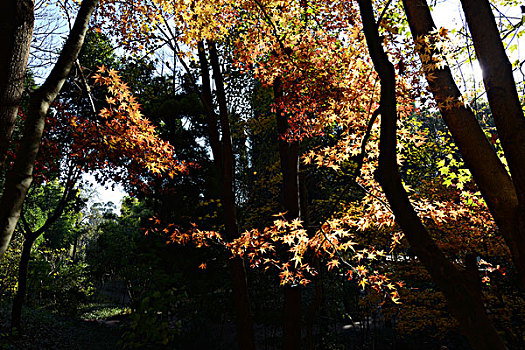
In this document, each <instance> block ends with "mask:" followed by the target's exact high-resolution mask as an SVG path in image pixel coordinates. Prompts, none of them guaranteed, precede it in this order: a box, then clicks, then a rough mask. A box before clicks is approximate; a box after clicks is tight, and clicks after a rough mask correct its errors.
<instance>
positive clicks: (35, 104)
mask: <svg viewBox="0 0 525 350" xmlns="http://www.w3.org/2000/svg"><path fill="white" fill-rule="evenodd" d="M97 3H98V0H84V1H83V2H82V5H81V6H80V9H79V11H78V14H77V18H76V20H75V24H74V25H73V28H72V29H71V32H70V33H69V37H68V38H67V40H66V42H65V44H64V47H63V48H62V52H61V53H60V56H59V57H58V60H57V63H56V64H55V66H54V67H53V69H52V71H51V73H50V74H49V76H48V78H47V79H46V81H45V82H44V84H43V85H42V86H41V87H40V88H38V89H37V90H36V91H35V92H34V93H33V94H32V95H31V98H30V102H29V110H28V114H27V119H26V122H25V125H24V135H23V137H22V140H21V142H20V148H19V150H18V152H17V155H16V159H15V162H14V165H13V168H12V170H11V171H9V172H8V174H7V177H6V181H5V184H4V192H3V194H2V199H1V200H0V259H1V258H2V257H3V255H4V253H5V251H6V250H7V247H8V245H9V242H10V241H11V236H12V235H13V232H14V229H15V227H16V224H17V223H18V220H19V218H20V212H21V210H22V204H23V203H24V200H25V197H26V194H27V191H28V189H29V186H30V185H31V182H32V181H33V170H34V166H35V160H36V156H37V154H38V151H39V149H40V143H41V141H42V134H43V132H44V125H45V118H46V115H47V112H48V110H49V107H50V106H51V104H52V103H53V101H54V100H55V98H56V97H57V95H58V93H59V92H60V90H61V89H62V85H64V82H65V80H66V78H67V76H68V75H69V72H70V71H71V68H72V67H73V65H74V63H75V60H76V59H77V56H78V53H79V52H80V49H81V48H82V45H83V43H84V37H85V35H86V31H87V28H88V24H89V19H90V18H91V14H92V13H93V11H94V10H95V7H96V6H97Z"/></svg>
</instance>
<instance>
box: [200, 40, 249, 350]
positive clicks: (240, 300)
mask: <svg viewBox="0 0 525 350" xmlns="http://www.w3.org/2000/svg"><path fill="white" fill-rule="evenodd" d="M207 44H208V49H209V53H210V63H211V68H212V71H213V78H214V80H215V86H216V88H217V102H218V105H219V106H218V107H219V116H218V117H217V114H216V113H215V110H214V107H213V98H212V93H211V87H210V86H211V79H210V73H209V66H208V59H207V58H206V52H205V48H204V43H203V42H199V43H198V50H199V61H200V64H201V78H202V94H201V100H202V102H203V104H204V108H205V110H206V114H207V119H208V137H209V140H210V147H211V149H212V153H213V161H214V164H215V169H216V171H217V174H218V177H219V183H220V191H219V192H220V196H221V204H222V210H223V220H224V225H225V231H226V232H225V233H226V238H227V239H228V240H232V239H235V238H237V237H239V227H238V223H237V214H236V204H235V193H234V191H233V180H234V179H233V174H234V169H235V163H234V156H233V145H232V140H231V134H230V121H229V113H228V108H227V101H226V92H225V90H224V82H223V78H222V72H221V70H220V65H219V57H218V54H217V50H216V48H215V44H214V43H213V42H210V41H209V42H208V43H207ZM217 119H218V120H217ZM218 122H219V123H220V130H221V133H219V126H218ZM219 135H221V137H219ZM229 267H230V274H231V278H232V288H233V299H234V300H233V301H234V305H235V313H236V316H237V341H238V344H239V349H247V350H250V349H255V337H254V334H253V320H252V313H251V307H250V298H249V293H248V282H247V279H246V269H245V267H244V261H243V260H242V259H241V258H234V259H231V260H230V262H229Z"/></svg>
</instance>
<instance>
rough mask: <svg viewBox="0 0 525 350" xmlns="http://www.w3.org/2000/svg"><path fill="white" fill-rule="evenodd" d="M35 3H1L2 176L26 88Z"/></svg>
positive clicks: (22, 0)
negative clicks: (25, 81) (25, 80)
mask: <svg viewBox="0 0 525 350" xmlns="http://www.w3.org/2000/svg"><path fill="white" fill-rule="evenodd" d="M33 6H34V4H33V1H31V0H2V1H1V2H0V47H1V48H2V51H3V52H4V53H3V54H2V55H0V173H1V172H2V169H3V167H4V163H5V159H6V156H7V149H8V147H9V141H10V140H11V135H12V133H13V128H14V126H15V120H16V115H17V113H18V107H19V105H20V99H21V97H22V92H23V89H24V79H25V73H26V66H27V59H28V57H29V47H30V46H31V39H32V37H33V24H34V21H35V18H34V8H33Z"/></svg>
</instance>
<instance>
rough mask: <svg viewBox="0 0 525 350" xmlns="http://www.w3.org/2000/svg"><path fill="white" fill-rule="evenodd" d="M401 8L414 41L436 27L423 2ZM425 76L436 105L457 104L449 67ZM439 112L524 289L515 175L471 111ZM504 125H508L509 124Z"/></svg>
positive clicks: (524, 244)
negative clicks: (490, 215)
mask: <svg viewBox="0 0 525 350" xmlns="http://www.w3.org/2000/svg"><path fill="white" fill-rule="evenodd" d="M403 5H404V8H405V13H406V15H407V19H408V23H409V25H410V30H411V32H412V36H413V37H414V40H417V38H418V37H424V36H426V35H429V34H430V32H431V31H432V30H433V29H434V28H435V24H434V21H433V19H432V16H431V14H430V9H429V8H428V5H427V3H426V1H424V0H403ZM476 15H477V12H476ZM423 50H424V49H423ZM431 53H433V52H431ZM422 54H425V52H420V55H422ZM425 73H426V74H427V81H428V84H429V88H430V90H431V91H432V93H433V94H434V98H435V99H436V101H438V104H439V103H440V102H441V103H443V101H447V100H448V101H450V99H452V100H453V101H456V102H459V97H460V96H461V93H460V91H459V89H458V87H457V85H456V83H455V82H454V78H453V77H452V73H451V71H450V68H449V67H448V66H445V67H444V68H443V69H439V70H432V71H428V70H427V71H425ZM429 74H432V78H431V79H429ZM440 112H441V115H442V116H443V119H444V120H445V123H446V124H447V126H448V128H449V130H450V132H451V134H452V136H453V138H454V142H455V143H456V145H457V146H458V148H459V151H460V153H461V155H462V157H463V160H464V161H465V164H466V165H467V167H468V168H469V169H470V171H471V173H472V176H473V178H474V181H475V182H476V184H477V186H478V188H479V190H480V192H481V193H482V195H483V198H484V199H485V201H486V203H487V206H488V208H489V210H490V212H491V214H492V216H493V218H494V220H495V222H496V224H497V225H498V227H499V228H500V230H501V233H502V235H503V238H504V239H505V242H506V244H507V245H508V247H509V248H510V251H511V255H512V260H513V262H514V264H515V266H516V268H517V270H518V273H519V276H520V283H521V285H522V287H524V286H525V222H524V220H525V219H523V218H524V217H525V214H522V213H524V210H523V205H521V206H520V203H519V202H518V194H517V193H516V189H515V187H514V183H513V181H514V182H515V181H516V180H515V179H514V175H513V179H511V177H510V176H509V174H508V173H507V171H506V169H505V167H504V165H503V164H502V163H501V161H500V160H499V158H498V156H497V154H496V152H495V151H494V149H493V148H492V145H491V144H490V143H489V141H488V140H487V138H486V137H485V134H484V133H483V130H482V129H481V127H480V126H479V124H478V122H477V120H476V117H475V115H474V113H473V112H472V110H470V109H469V108H466V107H464V106H462V105H461V103H459V104H457V105H453V106H450V107H449V108H445V106H443V105H441V106H440ZM494 118H495V119H497V118H500V119H504V120H508V118H502V117H498V116H497V115H496V114H494ZM514 119H516V117H514ZM507 123H509V124H510V122H507ZM499 124H502V123H501V122H500V123H499ZM518 124H519V123H518ZM497 126H498V125H497ZM511 128H512V127H511ZM518 129H519V125H516V130H518ZM498 131H499V126H498ZM521 164H522V163H521ZM521 166H523V165H521ZM511 170H513V169H511Z"/></svg>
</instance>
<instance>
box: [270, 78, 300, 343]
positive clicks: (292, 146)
mask: <svg viewBox="0 0 525 350" xmlns="http://www.w3.org/2000/svg"><path fill="white" fill-rule="evenodd" d="M273 92H274V99H275V102H276V103H279V100H280V99H281V98H282V97H283V91H282V86H281V81H280V79H279V78H276V79H275V81H274V83H273ZM276 118H277V132H278V134H279V135H278V137H279V156H280V161H281V172H282V174H283V184H282V194H283V207H284V210H285V211H286V214H285V216H286V218H287V219H288V220H293V219H296V218H300V217H301V210H300V208H301V205H300V194H299V153H298V152H299V143H298V142H295V141H294V142H288V141H287V140H285V139H283V137H284V135H285V134H286V132H287V131H288V127H289V126H288V118H287V117H286V115H284V114H283V113H282V111H281V110H280V109H279V108H277V111H276ZM301 294H302V293H301V287H300V286H290V285H287V286H285V287H284V339H283V340H284V342H283V343H284V344H283V348H284V349H285V350H296V349H300V348H301Z"/></svg>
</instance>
